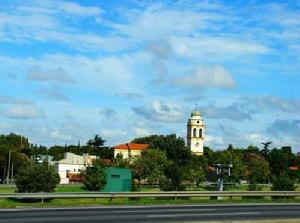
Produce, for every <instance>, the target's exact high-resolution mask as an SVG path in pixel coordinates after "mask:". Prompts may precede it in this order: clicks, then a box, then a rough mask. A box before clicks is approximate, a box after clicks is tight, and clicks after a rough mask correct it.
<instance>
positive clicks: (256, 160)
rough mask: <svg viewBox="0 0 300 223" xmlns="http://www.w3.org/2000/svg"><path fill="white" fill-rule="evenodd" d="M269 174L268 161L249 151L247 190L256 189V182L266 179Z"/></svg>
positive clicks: (262, 181)
mask: <svg viewBox="0 0 300 223" xmlns="http://www.w3.org/2000/svg"><path fill="white" fill-rule="evenodd" d="M269 174H270V168H269V163H268V162H267V161H266V160H265V158H264V157H263V156H262V155H259V154H257V153H251V154H249V155H248V157H247V176H248V180H249V190H252V191H253V190H258V187H257V184H258V183H264V182H266V181H267V179H268V177H269Z"/></svg>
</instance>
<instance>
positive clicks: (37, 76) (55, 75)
mask: <svg viewBox="0 0 300 223" xmlns="http://www.w3.org/2000/svg"><path fill="white" fill-rule="evenodd" d="M27 79H28V80H32V81H48V82H56V83H64V84H70V83H74V82H75V81H74V79H73V78H71V77H70V75H69V74H68V73H67V72H66V71H65V70H63V69H62V68H56V69H49V70H47V71H41V70H40V69H37V68H35V69H32V70H31V71H30V72H29V73H28V75H27Z"/></svg>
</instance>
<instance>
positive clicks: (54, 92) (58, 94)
mask: <svg viewBox="0 0 300 223" xmlns="http://www.w3.org/2000/svg"><path fill="white" fill-rule="evenodd" d="M38 92H39V93H40V94H42V95H44V96H45V97H46V98H47V99H53V100H57V101H70V99H69V97H68V96H67V95H65V94H64V92H63V88H62V87H60V86H52V87H47V88H41V89H39V91H38Z"/></svg>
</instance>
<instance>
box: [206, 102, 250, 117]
mask: <svg viewBox="0 0 300 223" xmlns="http://www.w3.org/2000/svg"><path fill="white" fill-rule="evenodd" d="M248 109H249V108H248ZM248 109H247V108H244V107H242V106H240V105H238V104H237V103H234V104H232V105H230V106H227V107H217V106H215V105H212V104H211V105H208V106H200V110H201V111H203V115H204V117H206V118H212V119H224V118H225V119H230V120H234V121H243V120H251V119H252V117H251V112H250V111H249V110H248Z"/></svg>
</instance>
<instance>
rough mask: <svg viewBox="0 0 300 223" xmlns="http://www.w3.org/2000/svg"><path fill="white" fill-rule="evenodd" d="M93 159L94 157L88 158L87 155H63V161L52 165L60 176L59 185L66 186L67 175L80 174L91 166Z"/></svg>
mask: <svg viewBox="0 0 300 223" xmlns="http://www.w3.org/2000/svg"><path fill="white" fill-rule="evenodd" d="M93 159H96V156H89V155H88V154H84V155H83V156H80V155H76V154H73V153H65V154H64V159H62V160H60V161H56V162H54V163H53V165H54V167H55V168H56V170H57V172H58V174H59V176H60V184H68V183H69V178H68V177H67V173H75V174H79V173H81V171H84V170H85V169H86V166H88V165H91V164H92V161H93Z"/></svg>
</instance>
